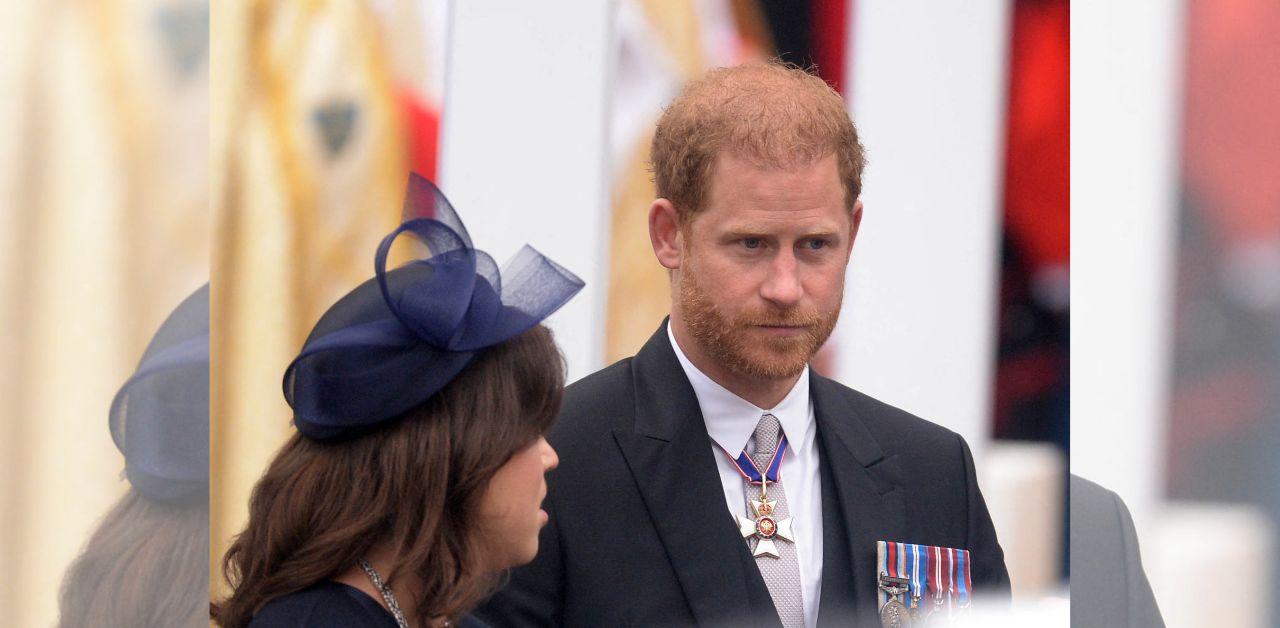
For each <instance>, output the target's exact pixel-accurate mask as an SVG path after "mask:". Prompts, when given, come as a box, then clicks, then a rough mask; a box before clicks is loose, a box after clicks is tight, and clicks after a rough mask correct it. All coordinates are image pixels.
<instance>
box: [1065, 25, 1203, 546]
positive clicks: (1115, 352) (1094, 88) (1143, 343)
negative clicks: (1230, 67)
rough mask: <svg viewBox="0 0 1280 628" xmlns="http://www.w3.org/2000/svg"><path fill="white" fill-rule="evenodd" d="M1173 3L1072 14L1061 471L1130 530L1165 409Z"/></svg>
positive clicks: (1176, 45) (1154, 478) (1142, 507)
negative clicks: (1082, 483)
mask: <svg viewBox="0 0 1280 628" xmlns="http://www.w3.org/2000/svg"><path fill="white" fill-rule="evenodd" d="M1182 9H1183V7H1182V3H1181V2H1179V1H1172V0H1169V1H1164V2H1106V1H1099V0H1094V1H1087V2H1082V3H1076V5H1075V6H1073V7H1072V13H1071V36H1072V46H1071V90H1072V98H1071V256H1072V259H1071V267H1072V268H1071V300H1072V307H1071V309H1072V312H1071V444H1072V447H1071V470H1072V471H1073V472H1074V473H1076V474H1078V475H1081V476H1084V477H1087V478H1089V479H1091V480H1093V481H1095V482H1097V483H1099V484H1101V485H1103V486H1105V487H1107V488H1109V489H1111V490H1113V491H1115V492H1116V493H1117V494H1119V495H1120V497H1121V498H1122V499H1124V500H1125V502H1126V503H1127V504H1128V505H1129V509H1130V510H1131V511H1132V513H1133V518H1134V520H1135V521H1136V522H1138V526H1139V529H1141V527H1142V526H1143V525H1144V523H1143V522H1146V521H1148V514H1149V513H1150V512H1151V508H1152V505H1153V504H1154V503H1155V501H1156V500H1157V498H1158V497H1159V494H1160V491H1161V481H1160V477H1161V475H1162V471H1161V470H1162V469H1163V468H1164V459H1163V454H1162V451H1163V446H1164V440H1165V432H1166V428H1165V424H1166V420H1167V416H1168V411H1169V392H1168V389H1169V384H1168V377H1169V372H1170V370H1171V366H1170V365H1171V358H1172V355H1171V334H1172V330H1171V326H1170V321H1171V318H1172V314H1173V299H1172V291H1171V288H1172V284H1173V279H1174V277H1173V272H1174V259H1173V254H1174V248H1175V246H1176V238H1177V232H1176V229H1177V225H1176V223H1175V218H1176V210H1177V202H1178V201H1177V197H1176V193H1177V180H1176V176H1177V159H1178V155H1177V151H1178V141H1177V138H1178V137H1179V133H1178V128H1179V127H1178V107H1177V103H1178V102H1179V94H1180V91H1181V86H1180V84H1179V77H1180V76H1181V72H1182V67H1183V63H1182V54H1181V51H1182V48H1183V43H1182V37H1181V33H1182V19H1181V16H1182Z"/></svg>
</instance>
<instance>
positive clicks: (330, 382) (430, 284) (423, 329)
mask: <svg viewBox="0 0 1280 628" xmlns="http://www.w3.org/2000/svg"><path fill="white" fill-rule="evenodd" d="M402 235H408V236H410V237H412V238H414V239H416V240H418V241H420V242H421V243H422V244H424V245H426V248H427V250H428V251H429V252H430V255H429V256H428V257H425V258H422V259H415V260H412V261H410V262H408V263H406V264H404V265H403V266H400V267H398V268H395V269H393V270H390V271H388V270H387V253H388V252H389V251H390V249H391V244H392V243H393V242H395V240H396V239H397V238H399V237H400V236H402ZM374 273H375V276H374V278H372V279H370V280H368V281H366V282H364V283H363V284H361V285H360V286H358V287H357V288H356V289H355V290H353V291H351V292H350V293H348V294H347V295H346V296H344V297H342V298H341V299H339V300H338V302H337V303H335V304H334V305H333V306H332V307H330V308H329V310H328V311H327V312H325V313H324V315H323V316H321V317H320V321H319V322H318V323H316V326H315V329H313V330H312V331H311V334H310V335H309V336H308V337H307V340H306V343H305V344H304V345H303V347H302V351H301V352H300V353H299V354H298V357H297V358H295V359H294V360H293V363H292V364H290V365H289V368H288V370H287V371H285V375H284V396H285V399H286V400H287V401H288V402H289V405H290V406H291V407H292V408H293V414H294V417H293V422H294V425H296V426H297V428H298V431H300V432H302V434H303V435H305V436H308V437H310V438H313V439H317V440H334V439H341V438H349V437H352V436H357V435H359V434H363V433H366V432H368V431H370V430H372V429H374V428H376V427H378V426H380V425H382V424H384V423H386V422H388V421H391V420H393V419H395V418H396V417H398V416H400V415H401V414H402V413H404V412H405V411H406V410H408V409H410V408H412V407H414V406H417V405H419V404H421V403H423V402H424V401H426V400H427V399H429V398H430V397H431V396H432V395H434V394H435V393H436V392H438V391H439V390H440V389H442V388H444V387H445V385H447V384H448V383H449V382H450V381H452V380H453V378H454V377H456V376H457V375H458V373H460V372H462V370H463V369H464V368H466V366H467V365H468V364H469V363H470V362H471V361H472V359H474V358H475V357H476V355H477V354H478V352H480V351H482V350H483V349H485V348H486V347H491V346H493V345H496V344H499V343H502V342H504V341H506V340H509V339H511V338H514V337H515V336H518V335H520V334H521V333H523V332H524V331H526V330H528V329H529V328H531V327H533V326H534V325H537V324H538V323H539V322H541V321H542V320H543V319H545V318H546V317H547V316H549V315H551V313H552V312H555V311H556V310H558V309H560V306H562V305H564V304H565V303H566V302H567V301H568V300H569V299H570V298H571V297H573V295H574V294H577V292H578V291H579V290H581V289H582V286H583V283H582V280H581V279H578V278H577V277H576V276H574V274H573V273H571V272H569V271H568V270H566V269H564V268H563V267H561V266H560V265H559V264H556V263H555V262H553V261H551V260H550V259H547V258H546V257H545V256H543V255H542V254H541V253H539V252H537V251H536V250H534V249H533V248H531V247H529V246H527V245H526V246H525V247H524V248H522V249H521V250H520V251H519V252H518V253H516V255H515V256H514V257H513V258H512V259H511V260H510V261H508V262H507V263H506V265H504V266H503V267H502V268H501V269H499V268H498V265H497V264H496V263H494V261H493V258H491V257H489V255H488V254H487V253H485V252H484V251H480V250H477V249H475V248H474V247H473V246H472V244H471V237H470V235H468V234H467V229H466V227H464V226H463V224H462V221H461V220H459V218H458V215H457V213H456V212H455V211H454V209H453V206H452V205H450V204H449V201H448V199H446V198H445V197H444V194H442V193H441V192H440V190H439V189H437V188H436V186H435V185H432V183H431V182H430V181H428V180H426V179H425V178H423V177H420V176H418V175H417V174H412V175H410V177H409V189H408V192H407V193H406V195H405V201H404V222H403V223H402V224H401V225H400V226H399V227H398V228H396V230H395V231H392V232H391V233H390V234H388V235H387V237H386V238H383V240H382V243H381V244H380V245H379V246H378V251H377V255H376V256H375V257H374Z"/></svg>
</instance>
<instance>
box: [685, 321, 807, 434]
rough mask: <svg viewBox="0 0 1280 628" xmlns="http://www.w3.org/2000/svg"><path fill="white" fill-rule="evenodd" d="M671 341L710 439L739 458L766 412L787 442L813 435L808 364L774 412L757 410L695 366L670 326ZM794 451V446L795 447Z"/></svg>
mask: <svg viewBox="0 0 1280 628" xmlns="http://www.w3.org/2000/svg"><path fill="white" fill-rule="evenodd" d="M667 339H668V340H670V341H671V348H672V349H673V350H675V352H676V359H678V360H679V361H680V367H681V368H683V369H684V374H685V377H687V378H689V384H691V385H692V386H693V393H694V395H695V396H696V397H697V398H698V407H699V408H700V409H701V410H702V420H703V421H704V422H705V423H706V424H707V436H710V437H711V440H713V441H715V443H716V444H717V445H719V446H720V447H722V448H723V449H724V450H725V451H727V452H729V453H730V454H732V455H734V456H736V455H737V454H738V452H740V451H742V450H743V449H745V448H746V446H747V443H748V441H750V440H751V435H752V434H753V433H754V432H755V431H756V424H757V423H759V422H760V416H761V415H762V414H764V413H765V412H768V413H770V414H772V415H773V416H776V417H778V422H779V423H781V424H782V431H783V433H784V434H786V435H787V439H788V440H790V441H791V442H793V443H795V445H799V444H800V443H802V442H804V441H805V439H806V438H808V436H809V429H810V428H811V427H812V425H813V421H812V420H811V416H812V414H811V413H810V411H809V410H810V399H809V367H808V366H807V365H806V366H805V367H804V371H803V372H802V373H801V374H800V379H798V380H796V383H795V386H792V387H791V392H788V393H787V396H786V397H784V398H783V399H782V401H781V402H779V403H778V405H777V406H775V407H773V408H772V409H763V408H757V407H756V406H755V404H752V403H751V402H749V401H747V400H746V399H743V398H742V397H739V396H737V395H735V394H733V393H732V392H729V390H728V389H726V388H725V387H724V386H721V385H720V384H717V383H716V382H715V380H713V379H711V378H710V377H708V376H707V375H706V374H705V373H703V372H702V371H701V370H699V369H698V367H696V366H694V365H693V362H690V361H689V358H688V357H686V356H685V354H684V351H683V350H681V349H680V343H678V342H676V336H675V333H673V332H672V331H671V325H670V324H668V325H667ZM793 449H794V446H793Z"/></svg>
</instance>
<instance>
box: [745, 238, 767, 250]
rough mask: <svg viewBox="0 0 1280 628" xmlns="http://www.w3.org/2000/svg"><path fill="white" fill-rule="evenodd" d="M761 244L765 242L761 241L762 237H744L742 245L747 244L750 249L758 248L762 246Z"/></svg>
mask: <svg viewBox="0 0 1280 628" xmlns="http://www.w3.org/2000/svg"><path fill="white" fill-rule="evenodd" d="M761 244H763V242H761V241H760V238H743V239H742V246H745V247H747V248H749V249H758V248H760V245H761Z"/></svg>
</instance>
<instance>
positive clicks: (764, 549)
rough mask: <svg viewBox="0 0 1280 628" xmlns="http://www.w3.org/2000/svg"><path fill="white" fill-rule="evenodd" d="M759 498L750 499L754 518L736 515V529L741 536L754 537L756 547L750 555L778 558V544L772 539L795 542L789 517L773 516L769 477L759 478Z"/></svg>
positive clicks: (774, 502)
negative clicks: (779, 517) (778, 517)
mask: <svg viewBox="0 0 1280 628" xmlns="http://www.w3.org/2000/svg"><path fill="white" fill-rule="evenodd" d="M761 482H762V483H761V485H760V499H753V500H751V510H752V511H754V513H755V518H754V519H753V518H750V517H743V516H742V515H738V516H737V519H738V531H739V532H741V533H742V538H744V539H750V538H751V537H753V536H754V537H756V549H755V551H754V552H752V556H772V557H773V558H778V546H777V544H775V543H774V539H775V538H778V539H782V540H784V541H787V542H789V543H795V542H796V539H795V532H793V531H792V529H791V519H792V518H791V517H787V518H786V519H777V518H775V517H774V514H773V509H774V504H776V503H777V501H778V500H776V499H769V479H768V478H763V477H762V478H761Z"/></svg>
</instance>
